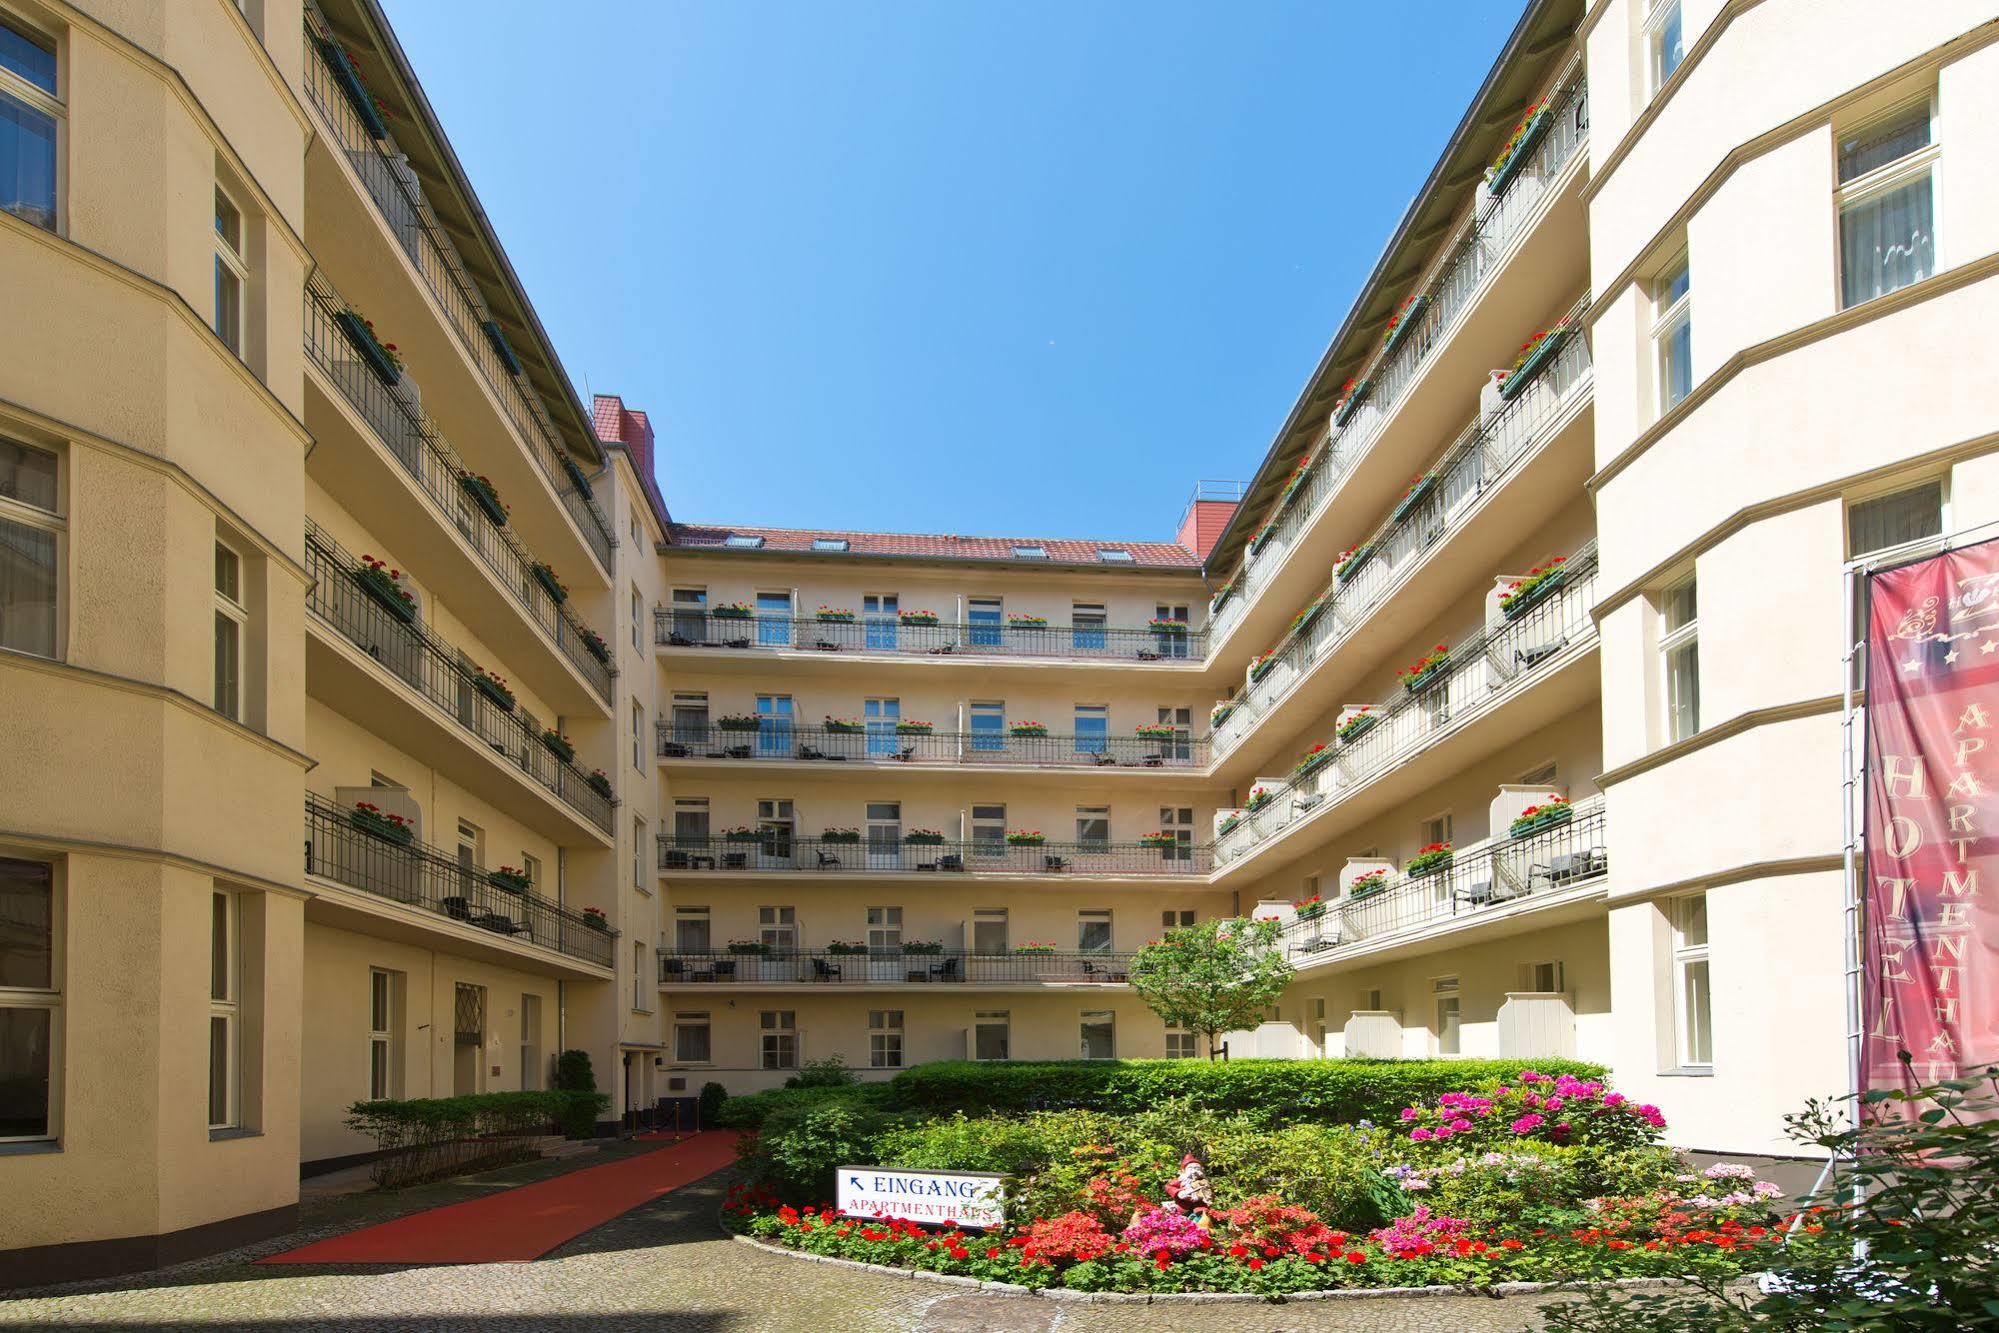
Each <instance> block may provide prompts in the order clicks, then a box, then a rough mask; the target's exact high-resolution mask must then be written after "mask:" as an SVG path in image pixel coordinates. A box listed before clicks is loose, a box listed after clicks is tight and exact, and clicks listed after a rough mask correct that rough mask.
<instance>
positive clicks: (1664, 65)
mask: <svg viewBox="0 0 1999 1333" xmlns="http://www.w3.org/2000/svg"><path fill="white" fill-rule="evenodd" d="M1653 40H1654V43H1655V47H1654V49H1655V50H1656V52H1657V55H1656V57H1655V59H1656V62H1657V74H1658V81H1659V82H1660V83H1664V82H1665V81H1666V80H1667V79H1670V78H1672V77H1673V71H1674V70H1676V69H1678V68H1679V67H1680V62H1681V61H1683V60H1685V59H1686V58H1687V39H1686V27H1685V24H1684V23H1683V22H1682V21H1681V18H1680V0H1665V4H1664V6H1663V13H1662V14H1661V16H1660V18H1659V20H1658V29H1657V36H1656V37H1655V38H1654V39H1653Z"/></svg>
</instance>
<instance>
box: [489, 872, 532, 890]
mask: <svg viewBox="0 0 1999 1333" xmlns="http://www.w3.org/2000/svg"><path fill="white" fill-rule="evenodd" d="M486 882H487V883H488V884H491V885H492V886H493V887H494V888H496V889H498V890H499V891H500V892H502V893H514V894H520V893H526V892H527V891H528V890H529V889H530V888H532V887H534V886H533V883H532V881H530V880H529V879H528V872H527V871H525V870H522V869H520V868H519V867H517V866H501V867H500V868H499V869H498V870H494V871H489V872H488V873H487V875H486Z"/></svg>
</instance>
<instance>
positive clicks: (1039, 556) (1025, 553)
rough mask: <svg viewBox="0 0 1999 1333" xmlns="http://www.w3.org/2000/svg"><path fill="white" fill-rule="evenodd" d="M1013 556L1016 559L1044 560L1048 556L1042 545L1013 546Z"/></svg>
mask: <svg viewBox="0 0 1999 1333" xmlns="http://www.w3.org/2000/svg"><path fill="white" fill-rule="evenodd" d="M1013 558H1014V559H1016V560H1046V559H1047V558H1048V550H1047V548H1046V547H1042V546H1016V547H1014V548H1013Z"/></svg>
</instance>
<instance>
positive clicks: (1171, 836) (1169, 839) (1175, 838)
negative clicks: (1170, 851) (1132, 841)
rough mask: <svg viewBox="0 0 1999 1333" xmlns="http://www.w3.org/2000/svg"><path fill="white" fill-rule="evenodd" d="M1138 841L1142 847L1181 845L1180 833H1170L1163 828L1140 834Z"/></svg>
mask: <svg viewBox="0 0 1999 1333" xmlns="http://www.w3.org/2000/svg"><path fill="white" fill-rule="evenodd" d="M1138 842H1139V845H1140V846H1142V847H1178V846H1179V845H1180V835H1179V834H1177V833H1168V832H1166V831H1165V830H1164V829H1162V830H1160V831H1159V832H1157V833H1141V834H1139V835H1138Z"/></svg>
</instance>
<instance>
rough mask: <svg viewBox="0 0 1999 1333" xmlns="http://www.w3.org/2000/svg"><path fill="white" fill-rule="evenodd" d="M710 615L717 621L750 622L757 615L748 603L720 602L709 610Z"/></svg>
mask: <svg viewBox="0 0 1999 1333" xmlns="http://www.w3.org/2000/svg"><path fill="white" fill-rule="evenodd" d="M708 614H709V615H711V616H713V617H715V619H717V620H748V619H749V618H750V617H751V616H752V615H754V614H756V613H755V612H753V611H752V610H750V604H749V603H748V602H718V603H716V604H715V605H714V606H712V607H710V608H709V610H708Z"/></svg>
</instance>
